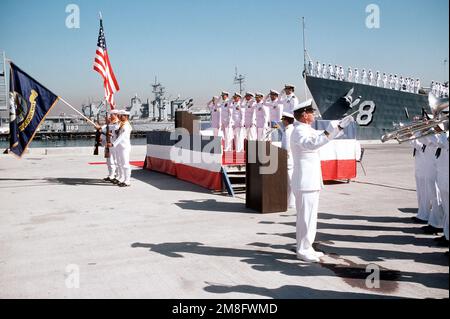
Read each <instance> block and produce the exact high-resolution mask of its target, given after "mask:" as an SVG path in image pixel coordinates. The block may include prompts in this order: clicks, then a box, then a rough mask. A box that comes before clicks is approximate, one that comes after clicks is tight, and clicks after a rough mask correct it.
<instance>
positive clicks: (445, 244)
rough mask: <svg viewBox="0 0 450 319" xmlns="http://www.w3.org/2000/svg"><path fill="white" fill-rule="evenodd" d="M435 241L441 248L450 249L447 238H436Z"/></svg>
mask: <svg viewBox="0 0 450 319" xmlns="http://www.w3.org/2000/svg"><path fill="white" fill-rule="evenodd" d="M434 241H435V242H436V244H437V245H438V246H439V247H448V244H449V241H448V240H447V238H445V236H442V237H436V238H435V239H434Z"/></svg>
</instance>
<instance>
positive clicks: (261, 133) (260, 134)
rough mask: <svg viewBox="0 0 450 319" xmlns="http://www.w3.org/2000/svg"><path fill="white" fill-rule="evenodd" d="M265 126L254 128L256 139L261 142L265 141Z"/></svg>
mask: <svg viewBox="0 0 450 319" xmlns="http://www.w3.org/2000/svg"><path fill="white" fill-rule="evenodd" d="M266 134H267V128H265V127H263V128H257V129H256V138H257V140H258V141H260V142H262V141H267V137H266Z"/></svg>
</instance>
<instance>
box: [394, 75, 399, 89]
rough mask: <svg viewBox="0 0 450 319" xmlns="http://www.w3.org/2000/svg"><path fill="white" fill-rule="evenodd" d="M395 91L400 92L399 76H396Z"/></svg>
mask: <svg viewBox="0 0 450 319" xmlns="http://www.w3.org/2000/svg"><path fill="white" fill-rule="evenodd" d="M394 90H397V91H398V90H400V82H399V81H398V77H397V74H396V75H394Z"/></svg>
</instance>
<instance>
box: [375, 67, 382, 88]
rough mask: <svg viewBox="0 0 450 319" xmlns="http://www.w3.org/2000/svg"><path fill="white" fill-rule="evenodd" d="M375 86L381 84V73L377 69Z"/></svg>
mask: <svg viewBox="0 0 450 319" xmlns="http://www.w3.org/2000/svg"><path fill="white" fill-rule="evenodd" d="M376 86H377V87H380V86H381V73H380V71H377V75H376Z"/></svg>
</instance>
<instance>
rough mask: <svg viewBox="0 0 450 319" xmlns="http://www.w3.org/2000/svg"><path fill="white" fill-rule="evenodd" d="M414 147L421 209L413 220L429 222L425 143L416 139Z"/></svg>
mask: <svg viewBox="0 0 450 319" xmlns="http://www.w3.org/2000/svg"><path fill="white" fill-rule="evenodd" d="M410 143H411V146H412V147H413V149H414V150H413V157H414V159H415V177H416V194H417V204H418V208H419V211H418V213H417V216H416V217H413V220H414V221H415V222H417V223H419V224H423V223H425V224H426V223H427V222H428V219H429V217H430V205H429V203H428V204H427V198H428V197H427V188H426V185H427V184H426V165H427V162H426V159H425V154H424V150H425V149H424V144H423V143H421V141H420V140H418V139H416V140H413V141H411V142H410Z"/></svg>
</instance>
